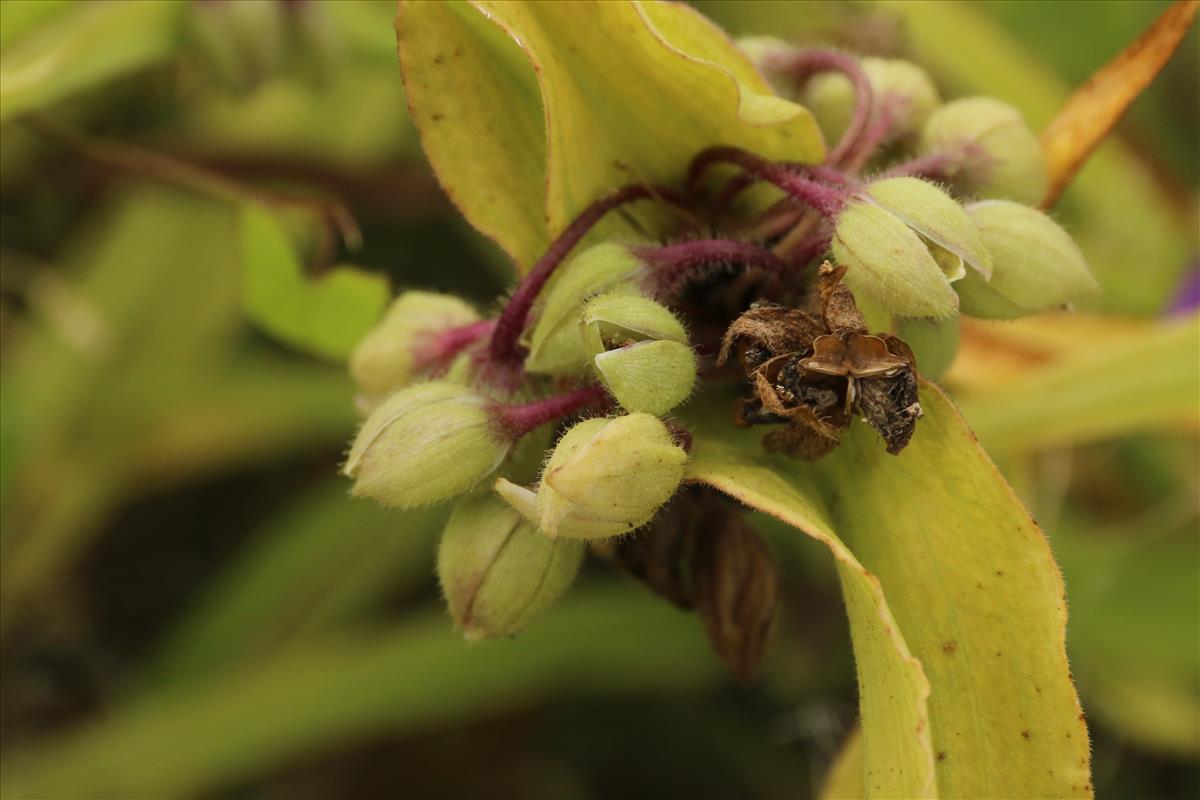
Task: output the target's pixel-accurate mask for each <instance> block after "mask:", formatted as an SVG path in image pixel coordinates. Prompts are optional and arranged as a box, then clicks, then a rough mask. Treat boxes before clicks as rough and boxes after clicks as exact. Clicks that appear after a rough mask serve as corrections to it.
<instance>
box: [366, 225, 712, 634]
mask: <svg viewBox="0 0 1200 800" xmlns="http://www.w3.org/2000/svg"><path fill="white" fill-rule="evenodd" d="M656 258H657V259H658V261H659V262H662V263H660V264H658V265H653V264H651V263H650V262H653V261H654V260H655V259H656ZM664 258H667V261H666V262H663V259H664ZM669 259H670V257H669V254H668V255H666V256H664V255H663V254H661V253H658V252H656V251H654V249H653V248H650V249H638V248H635V247H632V246H627V245H617V244H602V245H598V246H596V247H593V248H590V249H585V250H582V251H581V252H580V253H579V254H578V255H577V256H575V257H574V258H573V259H570V260H565V261H564V264H563V266H562V269H560V270H557V271H555V272H554V274H553V276H552V279H551V280H549V281H548V284H547V285H546V286H545V287H544V291H542V292H541V293H540V296H539V297H538V298H537V302H535V303H532V304H531V305H530V308H529V314H530V316H531V317H532V322H531V323H530V324H528V325H527V326H526V325H524V324H522V325H520V326H518V329H519V330H521V331H523V332H522V333H521V338H520V342H518V345H519V346H518V348H517V352H518V353H519V355H520V358H521V360H520V361H519V362H517V364H516V367H517V368H518V370H519V372H520V373H521V374H522V375H523V376H524V377H523V378H522V380H521V382H520V385H518V386H516V387H513V386H511V385H509V382H508V381H507V380H506V379H505V377H504V376H505V375H507V374H508V371H511V369H512V366H513V365H511V364H508V365H504V364H500V365H499V367H500V368H499V369H498V365H497V364H496V363H494V362H493V361H491V360H489V356H490V352H491V350H492V349H493V348H495V347H496V346H497V337H498V336H499V333H498V331H499V330H502V322H503V318H501V319H499V320H495V321H492V320H481V319H480V318H479V315H478V314H477V313H476V312H475V310H474V309H473V308H471V307H470V306H469V305H468V304H466V303H465V302H463V301H462V300H459V299H458V298H454V297H449V296H445V295H438V294H431V293H428V292H416V291H413V292H405V293H403V294H401V295H400V296H399V297H398V298H397V299H396V300H395V301H394V302H393V304H392V306H391V307H390V308H389V309H388V311H387V312H386V314H385V315H384V317H383V319H382V320H381V321H380V323H379V324H378V325H377V326H376V327H375V328H374V329H373V330H371V331H370V332H369V333H368V334H367V336H366V337H365V338H364V339H363V340H362V342H361V343H360V344H359V345H358V347H357V348H356V349H355V351H354V353H353V354H352V356H351V359H350V372H351V374H352V375H353V377H354V378H355V381H356V383H357V384H358V388H359V391H360V394H359V407H360V409H361V410H362V411H363V412H364V413H365V414H366V415H367V416H366V419H365V421H364V422H363V424H362V426H361V428H360V429H359V432H358V436H357V438H356V439H355V441H354V443H353V445H352V447H351V448H350V452H349V455H348V456H347V458H346V461H345V464H344V467H343V472H344V473H345V475H347V476H348V477H350V478H352V479H353V480H354V485H353V488H352V493H353V494H355V495H357V496H363V497H369V498H371V499H373V500H375V501H377V502H379V503H381V504H383V505H385V506H390V507H397V508H409V507H413V506H421V505H429V504H434V503H441V502H444V501H447V500H452V499H454V498H458V499H457V505H456V506H455V508H454V510H453V512H452V514H451V516H450V520H449V522H448V524H447V527H446V529H445V531H444V533H443V536H442V542H441V547H440V550H439V556H438V574H439V577H440V579H441V584H442V587H443V590H444V592H445V595H446V600H447V604H448V606H449V608H450V611H451V613H452V615H453V617H454V618H455V620H456V622H457V624H458V625H459V627H460V628H461V629H462V630H463V632H464V634H465V635H466V636H467V637H468V638H472V639H476V638H482V637H487V636H506V635H512V634H515V633H517V632H519V631H520V630H521V629H523V628H524V627H525V626H526V625H528V624H529V622H531V621H532V620H533V619H534V618H536V617H537V616H538V614H539V613H541V611H543V610H544V609H546V608H547V607H549V606H550V605H551V604H552V603H553V602H554V600H556V599H557V598H558V597H559V595H561V594H562V592H563V591H565V590H566V588H567V587H568V586H569V584H570V583H571V581H572V580H573V578H574V575H575V573H576V572H577V571H578V568H579V564H580V561H581V558H582V554H583V548H584V543H583V540H598V539H604V538H608V537H616V536H621V535H624V534H628V533H630V532H631V531H634V530H636V529H638V528H639V527H641V526H643V525H645V524H646V523H648V522H649V521H650V520H651V519H652V518H653V517H654V515H655V514H656V513H657V512H658V510H659V509H660V508H661V507H662V506H663V505H664V504H665V503H666V502H667V501H668V500H669V499H670V498H671V497H672V495H674V494H675V492H676V490H677V489H678V488H679V486H680V484H681V483H682V481H683V474H684V465H685V463H686V461H687V452H686V449H685V447H684V445H683V444H682V443H681V441H680V440H678V437H677V433H676V432H674V431H672V429H671V428H670V427H669V426H668V425H667V423H665V422H664V421H663V419H662V418H661V417H663V416H664V415H666V414H668V413H670V412H671V411H672V409H674V408H675V407H676V406H678V405H679V404H680V403H682V402H684V401H685V400H686V399H687V398H688V396H689V395H690V394H691V393H692V390H693V387H694V385H695V382H696V374H697V360H696V355H695V353H694V352H693V350H692V346H691V344H690V342H689V339H688V333H687V331H686V329H685V328H684V326H683V323H682V322H681V321H680V319H679V318H678V317H677V316H676V315H675V314H674V313H673V312H672V311H671V310H670V309H668V308H667V307H666V306H664V305H662V304H661V303H659V302H657V301H656V300H654V299H652V298H651V297H650V296H648V295H649V294H650V293H652V292H653V291H654V287H655V285H656V284H655V281H654V280H653V278H654V276H655V275H658V276H659V277H661V276H662V275H663V272H662V271H660V267H661V266H662V264H663V263H665V265H666V266H668V267H670V266H671V262H670V260H669ZM668 271H669V270H668ZM522 342H523V345H522V344H521V343H522ZM497 375H499V376H500V379H499V380H497V379H496V378H497ZM589 381H590V383H589ZM564 385H568V386H570V385H574V386H575V388H573V389H569V390H568V391H566V392H565V393H560V394H550V395H549V396H543V397H541V399H534V400H529V399H528V398H529V397H531V396H533V397H537V396H538V395H541V394H543V393H544V391H545V389H546V388H547V387H550V388H551V389H553V387H561V386H564ZM539 389H540V390H542V391H539ZM520 400H526V402H520ZM581 412H590V413H593V414H599V415H598V416H591V417H590V418H585V419H582V420H581V421H578V422H575V423H574V424H567V423H568V421H569V420H570V419H571V418H572V417H575V416H578V415H579V414H580V413H581ZM551 425H555V426H557V427H558V429H559V430H561V431H562V432H561V435H560V436H559V438H558V441H557V443H556V444H555V445H554V446H553V448H552V450H551V451H550V452H549V454H548V457H546V458H545V463H544V465H543V467H542V469H541V472H540V475H539V476H538V477H537V480H536V482H535V483H534V484H533V485H532V486H524V485H521V484H520V483H517V482H515V478H516V477H517V475H518V473H519V471H520V470H519V466H518V465H517V464H515V463H513V462H515V461H518V459H512V458H510V456H511V455H513V454H514V453H515V452H516V450H517V449H518V443H519V442H520V441H521V440H522V439H523V438H524V437H526V435H527V434H530V433H532V432H533V431H535V430H536V429H538V428H542V427H549V426H551ZM506 470H507V471H506ZM501 474H504V475H506V477H497V476H498V475H501ZM489 488H492V489H494V493H493V492H489V491H488V489H489Z"/></svg>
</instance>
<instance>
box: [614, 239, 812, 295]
mask: <svg viewBox="0 0 1200 800" xmlns="http://www.w3.org/2000/svg"><path fill="white" fill-rule="evenodd" d="M635 252H636V253H637V256H638V258H640V259H641V260H642V261H644V262H645V263H646V264H648V265H649V266H650V267H651V270H652V271H651V276H652V280H653V281H654V283H655V285H656V288H659V289H662V288H665V287H670V286H675V285H677V284H678V283H679V282H680V281H682V280H684V279H686V278H687V276H688V273H690V272H692V271H693V270H696V269H699V268H702V267H708V266H712V265H714V264H737V265H739V266H742V267H745V268H749V269H762V270H766V271H768V272H774V273H777V274H782V273H784V272H786V271H787V268H788V265H787V262H786V261H784V260H783V259H782V258H780V257H779V256H777V255H775V254H774V253H772V252H771V251H770V250H767V249H764V248H762V247H760V246H758V245H757V244H754V243H753V242H741V241H737V240H735V239H698V240H696V241H690V242H678V243H676V244H668V245H663V246H661V247H639V248H637V249H636V250H635Z"/></svg>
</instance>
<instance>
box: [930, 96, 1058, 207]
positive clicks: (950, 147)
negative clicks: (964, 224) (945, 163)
mask: <svg viewBox="0 0 1200 800" xmlns="http://www.w3.org/2000/svg"><path fill="white" fill-rule="evenodd" d="M920 152H921V153H923V154H927V155H929V154H943V155H945V156H946V157H948V158H950V159H951V164H950V165H949V169H947V170H945V171H946V172H947V173H948V177H950V179H951V180H953V181H954V183H955V184H957V185H958V188H960V189H961V190H962V191H963V192H965V193H966V194H968V195H974V196H975V197H981V198H1007V199H1010V200H1016V201H1018V202H1021V203H1036V202H1038V201H1040V200H1041V199H1042V197H1043V196H1045V194H1046V187H1047V177H1046V159H1045V156H1044V155H1043V154H1042V148H1041V145H1040V144H1039V143H1038V139H1037V136H1036V135H1034V133H1033V131H1032V130H1030V128H1029V125H1027V124H1026V122H1025V118H1024V117H1022V116H1021V112H1020V111H1018V110H1017V109H1015V108H1013V107H1012V106H1010V105H1009V104H1008V103H1005V102H1003V101H1001V100H997V99H995V98H992V97H965V98H962V99H961V100H955V101H953V102H950V103H947V104H946V105H944V106H941V107H940V108H938V109H937V110H936V111H934V112H933V114H932V115H931V116H930V117H929V120H928V121H927V122H926V123H925V128H924V130H923V131H922V133H921V143H920Z"/></svg>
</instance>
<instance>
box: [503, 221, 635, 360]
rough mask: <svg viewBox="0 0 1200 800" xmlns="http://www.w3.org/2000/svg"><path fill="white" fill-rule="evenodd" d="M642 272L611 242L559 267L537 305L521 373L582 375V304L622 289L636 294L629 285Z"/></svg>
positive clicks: (627, 251) (630, 256)
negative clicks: (599, 295) (623, 286)
mask: <svg viewBox="0 0 1200 800" xmlns="http://www.w3.org/2000/svg"><path fill="white" fill-rule="evenodd" d="M644 270H645V266H644V265H643V264H642V262H641V261H640V260H638V258H637V256H635V255H634V254H633V253H632V252H631V251H630V249H629V248H628V247H625V246H624V245H619V244H614V243H611V242H610V243H605V244H600V245H596V246H594V247H590V248H588V249H587V250H584V251H583V252H582V253H580V254H579V255H577V256H575V258H573V259H571V260H570V261H569V262H567V263H566V264H564V265H563V266H562V267H560V268H559V269H558V271H557V272H555V273H554V277H552V278H551V279H550V282H549V283H548V284H547V285H546V288H545V290H544V291H543V294H542V298H543V299H541V300H540V301H539V304H538V309H537V321H536V322H535V323H534V325H533V328H532V330H531V332H530V334H529V343H528V344H529V355H528V356H527V357H526V358H525V369H526V370H528V371H530V372H536V373H541V374H545V375H568V374H572V373H576V374H577V373H580V372H585V371H586V370H587V369H588V367H589V365H590V362H591V359H590V357H589V356H588V354H587V353H586V352H585V351H584V348H583V342H582V340H581V339H580V336H579V321H580V315H581V314H582V313H583V304H584V303H585V302H587V300H588V299H589V298H591V297H593V296H595V295H597V294H601V293H604V292H610V291H612V290H614V287H618V286H620V285H621V284H626V287H625V288H626V290H627V291H626V293H629V294H636V293H637V292H636V289H634V288H633V287H631V286H629V283H630V282H631V281H632V280H633V279H635V278H636V276H638V275H639V274H640V273H642V272H643V271H644ZM618 291H620V290H618Z"/></svg>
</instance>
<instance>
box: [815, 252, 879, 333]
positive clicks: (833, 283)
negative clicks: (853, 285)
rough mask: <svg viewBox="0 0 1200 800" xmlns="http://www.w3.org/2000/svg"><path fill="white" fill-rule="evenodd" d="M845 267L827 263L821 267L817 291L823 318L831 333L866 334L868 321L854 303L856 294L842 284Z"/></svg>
mask: <svg viewBox="0 0 1200 800" xmlns="http://www.w3.org/2000/svg"><path fill="white" fill-rule="evenodd" d="M845 274H846V268H845V267H835V266H834V265H833V264H830V263H829V262H828V261H826V262H825V263H824V264H822V265H821V269H820V271H819V272H818V273H817V275H818V283H817V289H818V292H819V294H820V296H821V317H822V319H823V320H824V322H825V327H826V328H827V329H828V330H829V332H830V333H866V332H867V321H866V320H865V319H864V318H863V315H862V312H860V311H859V310H858V303H856V302H854V294H853V293H852V292H851V291H850V290H849V289H847V288H846V284H844V283H842V276H843V275H845Z"/></svg>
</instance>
